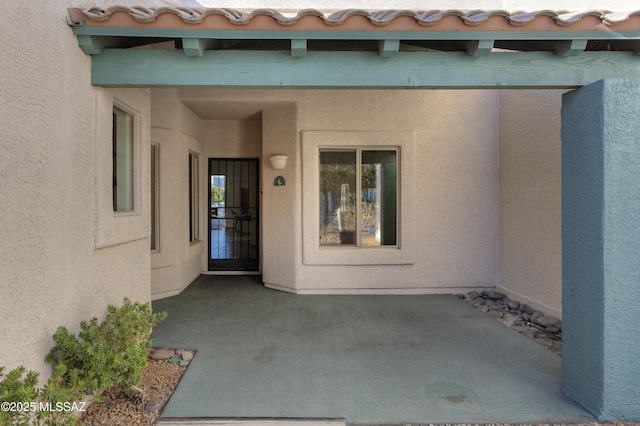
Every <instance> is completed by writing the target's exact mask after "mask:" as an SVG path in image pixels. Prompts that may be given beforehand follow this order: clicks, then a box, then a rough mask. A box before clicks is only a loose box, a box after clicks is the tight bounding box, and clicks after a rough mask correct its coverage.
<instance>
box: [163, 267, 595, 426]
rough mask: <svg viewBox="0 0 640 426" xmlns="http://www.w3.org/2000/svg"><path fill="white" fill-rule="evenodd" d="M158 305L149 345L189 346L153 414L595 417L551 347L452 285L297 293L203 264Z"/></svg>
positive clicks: (387, 420) (421, 420)
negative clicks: (566, 388) (431, 291)
mask: <svg viewBox="0 0 640 426" xmlns="http://www.w3.org/2000/svg"><path fill="white" fill-rule="evenodd" d="M153 308H154V310H156V311H167V312H168V314H169V315H168V317H167V319H166V320H165V321H164V322H162V323H161V324H159V325H158V326H157V327H156V329H155V331H154V334H153V338H154V340H153V342H154V343H153V344H154V346H156V347H172V348H185V349H193V350H197V354H196V356H195V358H194V360H193V361H192V363H191V365H190V366H189V367H188V369H187V371H186V373H185V375H184V376H183V378H182V381H181V382H180V384H179V386H178V388H177V389H176V392H175V393H174V395H173V396H172V398H171V399H170V401H169V403H168V404H167V406H166V407H165V409H164V411H163V413H162V415H161V418H160V421H159V424H165V423H166V424H172V423H176V422H178V421H183V422H184V421H189V420H191V421H193V420H195V419H199V420H203V419H221V418H224V419H234V418H235V419H242V418H244V419H246V418H260V419H265V418H270V419H274V418H275V419H290V418H297V419H301V418H302V419H309V418H315V419H336V418H339V419H340V418H342V419H345V421H346V423H347V424H349V425H405V424H407V423H410V424H428V423H449V424H450V423H500V422H510V423H552V422H554V423H570V422H589V421H595V419H594V418H593V417H592V416H591V415H590V414H589V413H588V412H587V411H585V410H584V409H582V408H581V407H580V406H579V405H578V404H576V403H575V402H573V401H572V400H571V399H569V398H568V397H566V396H565V395H564V394H563V393H562V392H561V390H560V386H561V359H560V357H558V356H557V355H555V354H553V353H551V352H549V351H548V350H546V349H545V348H544V347H542V346H540V345H538V344H536V343H534V342H533V341H531V340H529V339H527V338H526V337H524V336H522V335H520V334H519V333H517V332H515V331H513V330H511V329H509V328H507V327H505V326H504V325H502V324H501V323H499V322H498V321H495V320H494V319H492V318H491V317H489V316H488V315H486V314H483V313H482V312H480V311H479V310H476V309H475V308H473V307H472V306H470V305H468V304H467V303H465V302H463V301H461V300H460V299H458V298H456V297H454V296H452V295H422V296H415V295H407V296H373V295H368V296H364V295H358V296H353V295H339V296H338V295H330V296H327V295H322V296H319V295H307V296H302V295H294V294H290V293H285V292H279V291H275V290H271V289H268V288H265V287H264V286H263V285H262V283H261V281H260V277H259V276H254V277H249V276H244V277H242V276H233V277H231V276H204V275H203V276H201V277H200V278H198V279H197V280H196V281H195V282H194V283H193V284H191V285H190V286H189V287H188V288H187V289H186V290H185V291H184V292H183V293H182V294H180V295H178V296H174V297H171V298H166V299H162V300H157V301H155V302H153ZM231 424H232V423H231Z"/></svg>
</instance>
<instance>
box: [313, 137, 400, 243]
mask: <svg viewBox="0 0 640 426" xmlns="http://www.w3.org/2000/svg"><path fill="white" fill-rule="evenodd" d="M397 168H398V153H397V150H396V149H377V148H376V149H368V148H355V149H321V150H320V167H319V170H320V245H321V246H335V245H349V246H356V247H380V246H396V245H397V233H398V229H397V228H398V220H397V219H398V170H397Z"/></svg>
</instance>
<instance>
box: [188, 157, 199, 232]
mask: <svg viewBox="0 0 640 426" xmlns="http://www.w3.org/2000/svg"><path fill="white" fill-rule="evenodd" d="M199 176H200V165H199V159H198V154H196V153H194V152H189V242H194V241H198V240H199V239H200V215H199V210H200V203H199V199H200V197H199V194H200V190H199V185H198V179H199Z"/></svg>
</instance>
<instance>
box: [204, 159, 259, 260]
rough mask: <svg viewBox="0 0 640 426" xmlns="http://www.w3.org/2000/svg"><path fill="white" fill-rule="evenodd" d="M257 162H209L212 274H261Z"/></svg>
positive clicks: (247, 160) (244, 160) (228, 160)
mask: <svg viewBox="0 0 640 426" xmlns="http://www.w3.org/2000/svg"><path fill="white" fill-rule="evenodd" d="M259 191H260V178H259V174H258V160H257V159H228V158H212V159H210V160H209V209H210V210H209V270H210V271H258V269H259V267H260V266H259V265H260V264H259V260H258V252H259V247H260V246H259V241H258V236H259V217H258V212H259V204H258V202H259V195H258V194H259Z"/></svg>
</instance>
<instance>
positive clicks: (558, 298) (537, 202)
mask: <svg viewBox="0 0 640 426" xmlns="http://www.w3.org/2000/svg"><path fill="white" fill-rule="evenodd" d="M562 93H563V92H562V91H558V90H503V91H501V92H500V215H499V238H498V240H499V242H500V243H499V251H498V253H499V254H498V288H499V290H500V291H502V292H505V293H507V294H508V295H509V296H511V297H512V298H514V299H517V300H519V301H521V302H523V303H527V304H529V305H531V306H533V307H535V308H537V309H540V310H542V311H544V312H545V313H546V314H549V315H554V316H557V317H559V318H561V314H562V235H561V210H562V206H561V196H562V190H561V183H562V170H561V153H560V149H561V143H560V121H561V119H560V108H561V106H562Z"/></svg>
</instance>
